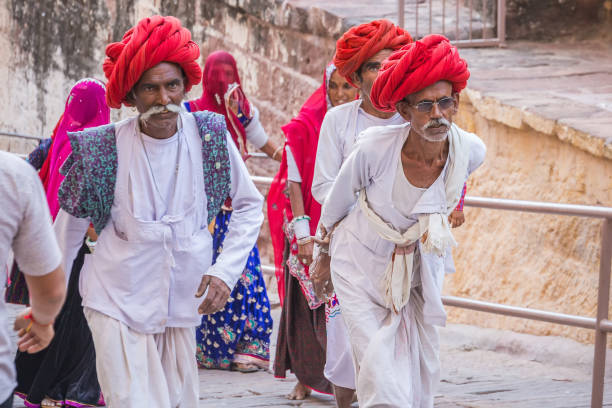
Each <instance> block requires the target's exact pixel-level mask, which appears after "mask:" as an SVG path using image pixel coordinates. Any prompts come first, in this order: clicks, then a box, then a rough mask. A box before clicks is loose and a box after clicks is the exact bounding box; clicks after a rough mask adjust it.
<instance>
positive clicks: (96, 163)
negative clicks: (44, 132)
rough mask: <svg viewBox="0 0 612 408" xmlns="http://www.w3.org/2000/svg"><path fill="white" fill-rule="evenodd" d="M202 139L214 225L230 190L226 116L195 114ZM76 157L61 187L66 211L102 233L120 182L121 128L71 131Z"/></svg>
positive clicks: (64, 169) (68, 161)
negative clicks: (117, 131)
mask: <svg viewBox="0 0 612 408" xmlns="http://www.w3.org/2000/svg"><path fill="white" fill-rule="evenodd" d="M193 116H194V117H195V119H196V123H197V125H198V130H199V132H200V136H201V138H202V164H203V169H204V187H205V189H206V196H207V209H208V222H209V223H210V222H211V221H212V220H213V219H214V217H215V216H216V215H217V214H218V213H219V211H220V210H221V206H222V205H223V202H224V201H225V199H226V198H227V197H228V196H229V192H230V182H231V178H230V160H229V152H228V151H227V140H226V132H227V130H226V126H225V120H224V118H223V116H221V115H218V114H216V113H212V112H196V113H193ZM68 136H69V137H70V144H71V146H72V154H71V155H70V156H69V157H68V159H66V162H65V163H64V165H63V167H62V174H64V175H65V176H66V178H65V179H64V182H63V183H62V186H61V187H60V189H59V193H58V198H59V202H60V206H61V208H62V209H63V210H64V211H66V212H67V213H69V214H71V215H73V216H75V217H77V218H88V219H90V220H91V222H92V223H93V226H94V228H95V229H96V232H97V233H100V232H101V231H102V229H104V227H105V226H106V223H107V222H108V220H109V218H110V212H111V207H112V205H113V201H114V199H115V183H116V181H117V144H116V139H115V125H114V124H110V125H105V126H99V127H95V128H90V129H85V130H83V131H81V132H74V133H68Z"/></svg>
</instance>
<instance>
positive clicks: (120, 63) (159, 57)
mask: <svg viewBox="0 0 612 408" xmlns="http://www.w3.org/2000/svg"><path fill="white" fill-rule="evenodd" d="M199 57H200V48H199V47H198V45H197V44H196V43H194V42H193V41H191V33H190V32H189V30H188V29H186V28H183V27H181V22H180V21H179V20H178V19H177V18H176V17H162V16H153V17H148V18H143V19H142V20H140V21H139V22H138V24H137V25H136V26H135V27H132V28H131V29H130V30H129V31H128V32H126V33H125V35H124V36H123V39H122V40H121V42H116V43H111V44H109V45H108V46H107V47H106V60H105V61H104V65H103V68H104V74H105V75H106V78H107V79H108V84H107V85H106V101H107V102H108V106H110V107H112V108H119V107H121V103H124V104H125V105H129V104H128V103H127V102H126V100H125V97H126V95H127V94H128V92H129V91H130V90H131V89H132V88H133V87H134V85H135V84H136V83H137V82H138V80H139V79H140V77H141V76H142V74H143V73H144V72H145V71H146V70H148V69H150V68H153V67H154V66H156V65H157V64H159V63H161V62H173V63H175V64H178V65H179V66H180V67H181V68H182V69H183V71H184V72H185V75H186V76H187V81H186V84H185V92H187V91H189V89H191V87H192V86H193V85H195V84H197V83H199V82H200V78H201V77H202V70H201V69H200V65H198V61H197V60H198V58H199Z"/></svg>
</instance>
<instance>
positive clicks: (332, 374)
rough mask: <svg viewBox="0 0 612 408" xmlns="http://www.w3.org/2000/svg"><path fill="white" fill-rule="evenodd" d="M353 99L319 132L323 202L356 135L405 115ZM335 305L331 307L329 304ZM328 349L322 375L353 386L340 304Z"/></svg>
mask: <svg viewBox="0 0 612 408" xmlns="http://www.w3.org/2000/svg"><path fill="white" fill-rule="evenodd" d="M361 103H362V101H361V100H356V101H353V102H350V103H346V104H343V105H339V106H336V107H334V108H333V109H330V110H329V111H328V112H327V114H326V115H325V118H324V120H323V123H322V124H321V131H320V132H319V144H318V146H317V159H316V163H315V170H314V175H313V180H312V189H311V191H312V195H313V196H314V198H315V200H317V201H318V202H319V203H324V202H325V198H326V197H327V194H328V193H329V190H330V189H331V186H332V184H333V182H334V181H335V179H336V177H337V176H338V172H339V171H340V166H341V165H342V163H343V162H344V160H346V158H347V157H348V156H349V154H350V153H351V151H352V150H353V146H354V144H355V142H356V140H357V137H358V136H359V134H360V133H361V132H363V131H364V130H366V129H367V128H369V127H372V126H386V125H398V124H402V123H404V122H405V121H404V118H402V117H401V116H400V115H399V114H397V113H396V114H395V115H393V116H392V117H390V118H388V119H383V118H379V117H376V116H373V115H370V114H369V113H366V112H365V111H364V110H363V109H362V108H361V107H360V106H361ZM287 157H288V160H287V163H288V167H289V170H288V173H289V176H288V178H289V179H290V180H291V172H292V171H291V166H290V161H289V155H288V156H287ZM332 304H334V305H333V306H331V305H332ZM326 308H327V310H326V317H327V319H326V320H327V322H326V329H327V349H326V360H325V371H324V373H325V377H326V378H327V379H328V380H329V381H331V382H332V383H333V384H334V385H337V386H340V387H344V388H351V389H355V368H354V365H353V356H352V352H351V346H350V343H349V340H348V335H347V329H346V325H345V323H344V320H343V319H342V317H341V305H337V304H335V302H333V301H332V302H328V304H327V305H326Z"/></svg>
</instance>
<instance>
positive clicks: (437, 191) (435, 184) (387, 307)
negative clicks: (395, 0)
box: [320, 35, 486, 407]
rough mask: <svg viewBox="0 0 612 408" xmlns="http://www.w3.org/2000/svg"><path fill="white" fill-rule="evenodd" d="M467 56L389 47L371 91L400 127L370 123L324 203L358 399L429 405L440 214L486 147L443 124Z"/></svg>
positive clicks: (434, 370)
mask: <svg viewBox="0 0 612 408" xmlns="http://www.w3.org/2000/svg"><path fill="white" fill-rule="evenodd" d="M468 77H469V72H468V70H467V64H466V62H465V61H464V60H463V59H461V58H460V57H459V54H458V52H457V49H456V48H455V47H453V46H452V45H450V43H449V42H448V40H447V39H446V38H445V37H443V36H438V35H432V36H428V37H425V38H424V39H422V40H420V41H417V42H414V43H410V44H407V45H405V46H404V47H402V48H401V49H400V50H398V51H396V52H394V53H393V54H391V55H390V56H389V58H388V59H387V60H385V61H384V62H383V64H382V67H381V69H380V72H379V73H378V76H377V78H376V80H375V81H374V85H373V87H372V92H371V100H372V104H373V106H374V107H376V109H378V110H381V111H386V112H393V111H394V110H397V112H398V113H399V114H400V115H401V116H402V118H404V120H405V123H404V124H402V125H393V126H379V127H370V128H369V129H367V130H366V131H364V132H363V133H362V134H361V135H360V136H359V139H358V141H357V143H356V144H355V146H354V148H353V151H352V153H351V154H350V156H349V157H348V158H347V159H346V160H345V161H344V164H343V165H342V168H341V169H340V173H339V174H338V177H337V178H336V181H335V182H334V184H333V186H332V187H331V190H330V191H329V193H328V194H327V198H326V200H325V203H324V205H323V209H322V214H321V221H320V223H321V225H322V226H323V228H325V229H326V230H327V231H329V230H331V229H332V227H333V226H334V225H336V224H337V223H339V224H338V226H337V227H336V228H335V230H334V231H333V233H332V237H331V243H330V245H329V253H330V256H331V271H332V280H333V285H334V289H335V290H336V294H337V296H338V300H339V302H340V305H341V306H342V316H343V318H344V321H345V323H346V326H347V328H348V337H349V340H350V344H351V348H352V353H353V356H354V360H355V365H356V372H357V383H356V385H357V395H358V399H359V406H360V407H379V406H385V407H433V397H434V388H435V385H436V383H437V382H438V380H439V359H438V335H437V332H436V328H435V327H434V325H444V324H445V321H446V313H445V311H444V308H443V306H442V300H441V287H442V280H443V278H444V274H445V270H446V269H447V268H448V267H449V262H450V259H451V258H450V249H451V247H452V246H455V245H456V242H455V240H454V238H453V235H452V233H451V230H450V225H449V221H448V215H449V214H450V212H451V211H452V210H453V209H454V208H455V206H456V205H457V203H458V201H459V199H460V197H461V192H462V189H463V185H464V182H465V181H466V179H467V177H468V175H469V174H470V173H471V172H472V171H474V170H475V169H476V168H477V167H478V166H480V164H481V163H482V162H483V160H484V154H485V150H486V149H485V146H484V144H483V143H482V141H481V140H480V139H479V138H478V137H477V136H476V135H474V134H471V133H468V132H465V131H463V130H461V129H459V128H458V127H457V126H456V125H453V124H452V118H453V115H454V114H455V113H456V111H457V106H458V103H459V92H460V91H461V90H462V89H463V88H464V87H465V85H466V81H467V79H468Z"/></svg>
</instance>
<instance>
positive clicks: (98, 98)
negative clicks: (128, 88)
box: [14, 78, 110, 407]
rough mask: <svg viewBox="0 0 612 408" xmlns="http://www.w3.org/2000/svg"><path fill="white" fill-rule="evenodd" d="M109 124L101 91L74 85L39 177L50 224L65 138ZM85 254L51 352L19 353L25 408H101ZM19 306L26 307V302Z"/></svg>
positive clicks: (91, 83)
mask: <svg viewBox="0 0 612 408" xmlns="http://www.w3.org/2000/svg"><path fill="white" fill-rule="evenodd" d="M109 121H110V109H109V108H108V106H107V105H106V99H105V88H104V85H103V84H102V83H101V82H99V81H97V80H95V79H91V78H86V79H82V80H80V81H78V82H77V83H76V84H75V85H74V86H73V87H72V89H71V91H70V95H69V96H68V100H67V101H66V107H65V111H64V114H63V115H62V116H61V118H60V120H59V121H58V123H57V125H56V126H55V130H54V132H53V136H52V138H51V147H50V148H49V152H48V154H47V155H46V158H44V162H43V163H42V167H41V168H40V171H39V175H40V178H41V180H42V182H43V186H44V188H45V193H46V195H47V201H48V203H49V208H50V210H51V215H52V217H53V218H54V219H55V217H56V216H57V213H58V211H59V205H58V201H57V193H58V190H59V187H60V185H61V183H62V181H63V180H64V176H63V175H62V174H61V173H60V168H61V167H62V165H63V164H64V162H65V161H66V158H68V156H70V154H71V153H72V149H71V147H70V141H69V139H68V134H67V133H68V132H76V131H79V130H83V129H85V128H89V127H95V126H100V125H103V124H107V123H109ZM36 156H37V154H34V155H31V156H30V157H31V159H33V158H35V157H36ZM38 158H39V159H40V158H42V157H40V155H39V157H38ZM33 161H35V160H31V161H30V162H31V163H32V162H33ZM92 237H93V238H94V240H95V236H91V235H90V238H92ZM83 238H85V237H83ZM86 253H89V247H88V246H87V245H85V244H83V246H82V248H81V250H80V251H79V254H78V256H77V258H76V259H75V261H74V265H73V267H72V271H71V273H70V280H69V283H68V292H67V296H66V301H65V303H64V306H63V307H62V310H61V312H60V314H59V315H58V317H57V319H56V321H55V323H54V330H55V337H54V338H53V340H52V342H51V344H50V345H49V347H48V348H47V349H46V350H43V351H42V352H40V353H36V354H28V353H21V352H18V353H17V357H16V359H15V364H16V366H17V382H18V385H17V388H16V390H15V394H16V395H18V396H19V397H21V398H23V400H24V404H25V405H26V406H27V407H41V406H42V407H55V406H71V407H86V406H98V405H104V402H103V399H102V395H101V392H100V386H99V384H98V378H97V375H96V357H95V352H94V347H93V341H92V339H91V332H90V331H89V327H88V326H87V322H86V321H85V316H84V315H83V308H82V306H81V296H80V294H79V288H78V284H79V275H80V270H81V267H82V265H83V260H84V256H85V254H86ZM14 269H15V268H14ZM14 272H16V271H14ZM18 280H19V276H18V275H16V276H14V281H18ZM26 295H27V294H26ZM22 300H25V302H26V303H27V300H26V299H23V298H22Z"/></svg>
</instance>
